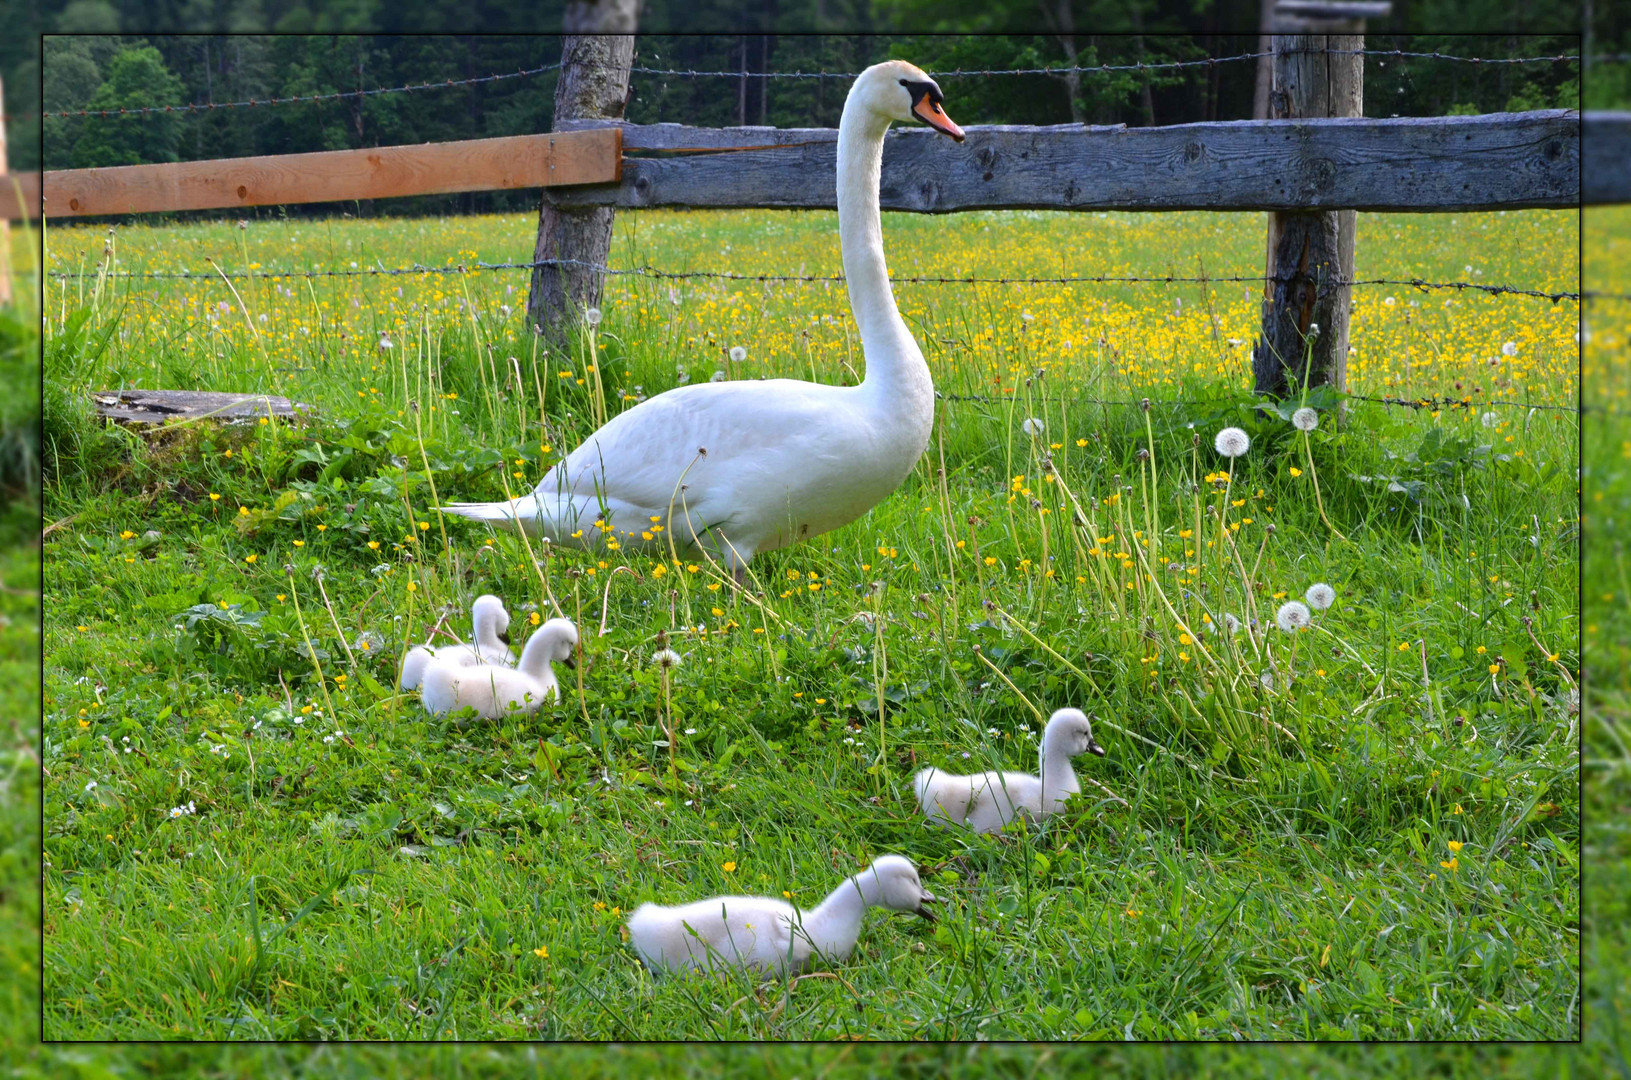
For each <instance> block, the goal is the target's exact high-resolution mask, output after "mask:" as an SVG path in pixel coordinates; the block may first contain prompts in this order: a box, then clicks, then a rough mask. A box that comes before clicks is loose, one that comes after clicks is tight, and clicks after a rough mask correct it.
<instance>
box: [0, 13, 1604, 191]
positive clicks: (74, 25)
mask: <svg viewBox="0 0 1631 1080" xmlns="http://www.w3.org/2000/svg"><path fill="white" fill-rule="evenodd" d="M1393 6H1394V14H1393V15H1392V16H1390V17H1389V18H1387V19H1385V20H1373V22H1372V23H1371V26H1370V30H1371V35H1370V38H1369V44H1370V45H1371V46H1372V47H1376V48H1395V47H1397V48H1405V49H1409V50H1414V51H1427V52H1431V51H1434V50H1439V51H1444V52H1451V53H1456V54H1460V55H1468V56H1472V55H1476V56H1484V57H1508V56H1520V55H1555V54H1562V53H1570V54H1574V53H1579V52H1581V49H1582V39H1581V37H1580V33H1581V29H1582V13H1581V12H1580V10H1579V9H1575V8H1571V7H1569V6H1567V5H1563V4H1537V3H1533V2H1532V0H1531V2H1520V3H1516V4H1514V3H1512V2H1511V0H1395V2H1394V5H1393ZM560 7H561V0H545V2H544V3H542V4H538V5H536V6H532V7H529V8H527V9H525V10H524V11H523V10H520V9H517V8H516V7H515V6H513V5H508V4H506V5H499V4H495V3H492V2H491V0H432V2H430V3H416V4H400V3H399V4H386V3H384V2H383V0H117V2H115V0H41V2H34V3H31V2H28V0H3V2H0V19H3V20H4V24H5V25H6V27H7V32H6V33H5V34H3V35H0V76H3V78H4V80H5V106H6V114H7V125H8V126H7V134H8V142H9V155H10V160H11V164H12V167H13V168H15V169H28V168H38V167H40V166H41V164H42V163H43V164H44V166H45V167H47V168H66V167H82V166H97V165H111V164H123V163H134V162H148V161H174V160H188V159H197V158H208V157H233V156H241V155H245V154H254V153H263V154H277V153H294V152H299V151H305V150H320V149H339V148H346V147H361V146H376V145H390V144H395V143H409V142H422V141H440V140H446V139H456V138H472V137H478V136H483V135H509V134H519V133H524V132H539V131H546V130H548V128H549V121H550V112H551V100H552V95H553V91H554V81H555V80H554V75H553V73H543V74H538V75H533V76H528V77H522V78H513V79H506V80H501V81H496V82H490V83H484V84H478V85H472V86H462V87H456V88H450V89H438V90H427V91H417V92H413V93H406V94H383V95H376V96H370V97H367V98H361V99H356V98H353V99H345V100H340V101H334V102H327V103H317V104H304V105H281V106H276V107H265V106H263V107H257V108H245V109H216V110H213V111H206V112H202V113H184V114H170V115H161V116H144V117H135V118H132V117H125V118H107V119H101V118H84V119H82V118H78V117H68V118H48V119H46V120H45V121H44V122H43V124H42V122H41V113H42V110H43V112H45V113H50V112H57V111H63V110H77V109H101V108H121V107H122V108H130V107H133V106H143V105H178V104H184V103H194V102H211V101H214V102H225V101H236V100H248V99H265V98H268V97H274V96H275V97H284V96H292V95H305V94H321V93H332V92H336V91H347V90H356V89H362V88H376V87H388V86H397V85H403V84H406V83H420V82H428V81H442V80H447V79H452V80H460V79H468V78H472V77H476V76H481V75H487V74H492V73H496V72H513V71H516V70H519V69H531V68H537V67H542V66H545V65H547V64H550V63H552V62H554V61H555V60H556V59H558V56H559V42H558V40H557V39H556V38H555V37H553V36H550V34H549V32H550V31H551V30H553V29H554V28H556V27H558V26H559V25H560V17H561V16H560ZM1597 7H1598V9H1599V10H1598V11H1596V12H1595V13H1594V17H1593V19H1592V22H1593V23H1594V24H1595V25H1594V27H1593V30H1594V31H1595V32H1594V33H1592V34H1590V35H1589V40H1587V41H1586V43H1585V44H1586V49H1587V51H1588V52H1589V53H1605V52H1606V53H1613V52H1622V51H1631V32H1628V29H1627V26H1626V23H1627V20H1626V19H1624V18H1620V17H1617V14H1616V12H1615V11H1614V10H1613V6H1612V5H1603V4H1602V3H1600V2H1599V3H1598V5H1597ZM1258 20H1259V4H1258V3H1257V2H1256V0H1252V2H1247V3H1242V2H1239V0H1235V2H1222V0H1115V2H1111V0H769V2H750V0H687V2H685V3H677V2H675V0H645V3H644V4H643V7H642V11H641V17H640V25H641V29H642V31H645V32H647V33H646V34H645V35H644V36H643V37H642V39H641V41H640V44H639V47H638V54H637V57H636V64H638V65H645V66H649V67H654V68H673V69H697V70H709V71H743V70H746V71H747V72H750V73H752V72H763V71H834V72H844V71H856V70H859V69H860V68H862V67H864V66H866V65H867V64H869V63H873V62H875V61H877V60H880V59H884V58H886V57H889V56H903V57H908V58H910V59H912V60H913V61H914V62H916V63H919V64H921V65H922V66H924V67H925V68H928V69H930V70H938V71H950V70H955V69H965V70H966V69H971V68H1025V67H1039V66H1049V65H1063V64H1067V63H1069V62H1071V61H1072V60H1074V61H1075V62H1076V63H1079V64H1084V65H1091V64H1098V63H1107V64H1118V63H1136V62H1138V61H1139V60H1145V61H1149V62H1157V63H1159V62H1162V61H1168V60H1175V59H1195V58H1204V57H1207V56H1213V57H1221V56H1231V55H1237V54H1240V53H1247V52H1252V51H1255V50H1256V49H1257V47H1258V39H1257V35H1256V30H1257V25H1258ZM453 26H461V27H470V28H481V29H482V30H483V31H485V32H487V33H494V32H503V31H509V32H511V33H515V34H519V33H522V32H525V33H528V34H538V33H540V32H541V33H542V34H543V36H508V37H496V36H488V37H477V36H470V37H460V38H445V37H438V38H434V39H432V38H416V37H412V36H407V35H412V34H416V33H433V32H438V31H444V30H446V29H447V28H448V27H453ZM681 27H683V28H684V29H687V30H691V31H708V30H715V31H740V30H742V29H757V30H770V29H774V30H776V31H777V32H776V33H753V34H742V33H728V32H720V33H712V34H706V33H705V34H701V35H699V36H678V35H675V34H672V33H664V32H665V31H673V30H675V29H678V28H681ZM902 28H911V29H913V30H946V31H951V30H959V31H967V30H971V29H972V30H981V31H985V32H988V33H989V35H990V36H985V37H980V38H969V37H936V36H932V35H922V34H919V35H913V36H906V37H901V36H868V35H896V34H898V32H899V31H900V30H901V29H902ZM1478 28H1484V29H1491V28H1499V29H1501V30H1502V31H1504V32H1503V33H1500V34H1495V35H1490V36H1470V35H1467V34H1465V33H1462V34H1449V33H1446V32H1445V31H1448V30H1461V31H1467V30H1476V29H1478ZM254 31H261V32H265V31H273V32H275V33H277V34H285V35H289V34H301V35H314V34H321V35H343V36H323V37H312V36H305V37H300V36H284V37H274V36H239V35H243V34H246V33H251V32H254ZM1610 31H1612V32H1610ZM36 34H46V35H64V36H56V37H47V38H46V39H45V41H44V55H43V60H44V63H43V74H44V76H45V77H44V78H43V80H42V77H41V76H42V64H41V55H40V53H39V52H38V51H37V49H38V40H39V39H38V38H37V37H36V36H35V35H36ZM177 34H191V35H196V36H173V35H177ZM1628 71H1631V65H1626V64H1619V65H1612V66H1611V68H1610V67H1605V68H1603V69H1601V70H1599V71H1596V72H1592V78H1591V79H1590V80H1589V81H1588V85H1589V86H1590V87H1591V91H1589V92H1588V100H1587V104H1588V105H1589V104H1592V101H1591V98H1593V97H1596V96H1599V91H1600V92H1601V93H1602V94H1604V95H1607V97H1606V98H1605V100H1614V99H1617V98H1619V97H1623V96H1625V93H1624V92H1625V87H1623V86H1617V85H1616V83H1617V82H1618V81H1620V80H1623V79H1624V78H1625V77H1626V76H1627V73H1628ZM1579 77H1580V70H1579V67H1578V65H1575V64H1558V65H1553V64H1535V65H1521V66H1520V65H1487V66H1485V65H1469V64H1455V63H1446V62H1443V61H1436V60H1430V59H1418V60H1393V59H1387V60H1383V59H1380V58H1376V57H1372V58H1369V60H1368V62H1367V70H1366V112H1367V113H1368V114H1370V115H1378V116H1387V115H1417V116H1424V115H1444V114H1447V113H1452V112H1490V111H1499V110H1504V109H1516V108H1533V107H1551V106H1560V107H1570V106H1575V105H1577V104H1578V103H1579V100H1580V98H1579V94H1580V79H1579ZM1254 78H1255V63H1254V62H1252V61H1245V62H1237V63H1233V64H1220V65H1216V66H1215V67H1199V68H1191V69H1186V70H1182V71H1159V70H1158V71H1153V72H1147V73H1139V72H1118V73H1113V74H1108V75H1105V74H1098V73H1089V74H1085V75H1083V76H1082V77H1081V78H1080V79H1079V80H1078V81H1077V84H1076V85H1075V86H1074V87H1072V86H1070V85H1068V84H1067V83H1066V81H1065V80H1064V79H1061V78H1057V77H1051V76H1009V77H1001V78H982V79H959V80H957V81H956V89H955V98H956V102H957V110H956V113H955V115H956V116H957V117H958V119H959V121H960V122H962V123H982V122H986V123H989V122H1011V123H1038V124H1040V123H1065V122H1070V121H1073V120H1074V121H1079V122H1089V123H1126V124H1129V125H1147V124H1172V123H1183V122H1188V121H1197V120H1215V119H1240V118H1247V117H1250V116H1251V110H1252V93H1253V85H1254ZM847 89H848V87H847V85H846V84H845V83H844V81H843V80H840V79H822V80H765V79H754V78H751V77H749V78H745V79H743V78H740V77H738V78H703V79H686V78H675V77H666V78H665V77H662V76H655V75H636V77H635V79H634V97H633V100H632V101H631V103H630V107H629V116H630V119H633V120H637V121H646V122H649V121H655V120H669V121H683V122H686V123H694V124H703V125H722V124H737V123H749V124H772V125H776V126H812V125H814V126H829V125H832V124H835V123H836V122H837V118H838V111H839V108H840V107H841V105H842V101H843V95H844V93H845V92H846V91H847ZM948 89H949V88H948ZM42 90H43V97H42ZM42 135H43V143H42Z"/></svg>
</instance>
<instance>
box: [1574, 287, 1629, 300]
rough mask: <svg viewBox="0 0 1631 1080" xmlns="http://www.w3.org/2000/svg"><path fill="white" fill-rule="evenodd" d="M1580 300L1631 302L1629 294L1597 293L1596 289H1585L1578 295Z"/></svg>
mask: <svg viewBox="0 0 1631 1080" xmlns="http://www.w3.org/2000/svg"><path fill="white" fill-rule="evenodd" d="M1580 299H1582V300H1631V293H1616V292H1599V291H1598V290H1596V289H1586V290H1584V291H1582V292H1581V293H1580Z"/></svg>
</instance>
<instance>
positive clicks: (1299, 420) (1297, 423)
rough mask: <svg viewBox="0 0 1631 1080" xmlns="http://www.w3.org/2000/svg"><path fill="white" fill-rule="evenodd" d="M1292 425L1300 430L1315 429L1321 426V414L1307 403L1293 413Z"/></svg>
mask: <svg viewBox="0 0 1631 1080" xmlns="http://www.w3.org/2000/svg"><path fill="white" fill-rule="evenodd" d="M1291 426H1292V427H1294V428H1296V429H1297V430H1298V431H1313V430H1314V429H1315V428H1317V427H1319V426H1320V414H1319V413H1318V412H1317V411H1316V410H1314V409H1310V408H1309V407H1308V406H1306V405H1305V406H1303V407H1302V408H1300V409H1298V410H1297V411H1296V412H1294V413H1292V414H1291Z"/></svg>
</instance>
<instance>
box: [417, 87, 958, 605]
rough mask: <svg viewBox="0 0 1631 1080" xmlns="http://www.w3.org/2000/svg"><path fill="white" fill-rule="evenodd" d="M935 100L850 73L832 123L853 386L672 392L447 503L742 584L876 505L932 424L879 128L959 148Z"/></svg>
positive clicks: (562, 540) (928, 384) (734, 386)
mask: <svg viewBox="0 0 1631 1080" xmlns="http://www.w3.org/2000/svg"><path fill="white" fill-rule="evenodd" d="M940 100H941V98H940V90H939V88H938V87H936V86H935V85H934V83H933V81H932V80H930V79H929V78H928V76H927V75H925V74H924V73H923V72H922V71H920V70H918V69H917V68H915V67H913V66H912V65H910V64H907V63H905V62H903V61H898V60H896V61H889V62H887V63H883V64H878V65H876V66H874V67H871V68H868V69H867V70H866V71H864V72H862V73H861V75H860V76H859V77H858V78H857V79H856V80H855V85H854V86H853V87H851V89H850V94H849V97H848V99H847V100H846V102H845V105H844V114H843V118H842V120H841V122H840V123H839V126H838V232H839V239H840V244H841V247H842V249H843V259H844V274H845V277H846V280H847V285H848V290H849V299H850V307H851V310H852V311H853V312H854V315H855V322H856V326H857V328H858V329H859V330H860V334H861V345H862V351H863V353H864V354H865V356H866V378H865V380H863V381H862V383H861V384H860V385H859V386H851V387H841V386H825V385H822V384H819V383H808V382H800V381H798V380H795V379H774V380H769V381H766V382H721V383H711V382H710V383H699V384H697V385H694V386H684V387H679V388H677V389H673V390H670V391H668V392H666V393H663V394H659V395H657V396H656V397H654V398H651V399H650V400H649V401H645V402H642V403H641V404H639V405H636V406H635V407H634V408H632V409H629V410H628V411H627V412H624V413H621V414H619V415H618V416H616V417H614V418H613V419H612V420H610V421H608V422H607V423H606V425H605V426H603V427H602V428H601V429H600V430H599V431H596V432H595V433H594V434H593V435H591V436H589V438H588V440H587V441H585V442H584V444H583V445H582V446H579V447H578V448H577V449H576V450H574V451H573V452H572V453H571V454H569V455H568V456H567V457H566V459H565V460H564V461H562V462H560V463H559V464H557V465H556V466H555V467H554V468H552V469H550V470H549V472H548V473H546V474H545V475H544V478H543V480H542V481H540V482H539V484H538V486H537V487H536V488H535V489H534V490H533V491H532V493H531V494H529V495H526V496H523V497H521V498H519V499H513V500H511V501H509V502H500V503H454V504H451V505H449V506H447V507H445V509H447V510H448V511H449V512H450V513H454V514H459V515H461V516H463V517H467V518H473V519H475V520H478V521H488V522H505V523H511V524H514V523H519V524H520V526H521V527H522V528H524V529H525V530H526V531H527V532H528V533H530V534H532V535H535V536H536V535H542V536H546V537H548V538H549V539H550V540H551V541H552V542H554V543H557V544H567V545H572V546H578V547H585V548H593V547H596V546H598V545H599V544H601V543H602V542H604V539H605V538H606V537H607V536H615V538H616V540H617V541H618V543H619V544H620V545H621V546H622V547H624V548H627V549H629V550H639V549H641V548H648V547H649V548H652V549H659V550H662V551H664V552H666V551H667V550H668V543H669V540H670V539H672V540H673V542H674V543H675V544H676V545H678V546H679V547H681V548H684V549H693V548H699V547H700V548H703V549H706V550H707V551H709V552H710V553H712V554H714V555H716V556H717V557H718V558H720V559H722V560H723V561H725V562H726V563H727V564H728V565H730V566H731V568H732V570H733V571H734V572H735V573H736V574H737V576H738V577H741V576H742V574H743V571H744V569H745V567H746V566H747V563H748V561H749V560H750V559H752V558H753V556H754V555H755V554H756V553H758V552H761V551H771V550H774V549H776V548H780V547H786V546H787V545H789V544H794V543H797V542H799V541H800V540H804V539H807V538H809V537H811V536H815V535H818V534H820V533H824V532H828V531H830V530H832V529H836V528H838V527H839V526H841V525H845V524H847V523H849V522H851V521H854V520H855V519H856V518H858V517H860V516H861V515H862V514H864V513H866V512H867V511H868V510H870V509H871V508H872V507H873V506H875V505H877V504H878V503H879V502H881V501H882V500H883V499H884V498H885V497H887V496H888V495H889V494H890V492H892V491H894V490H895V488H897V487H898V486H900V483H901V481H902V480H904V479H905V478H906V476H907V475H908V474H909V473H910V472H911V471H912V467H913V466H914V465H916V464H917V460H918V458H919V457H920V456H921V455H922V453H923V450H924V447H926V446H927V445H928V440H929V431H930V429H931V427H932V426H933V423H934V384H933V382H932V381H931V379H930V377H929V367H928V365H927V364H926V363H924V361H923V354H922V352H920V351H919V349H918V347H917V342H915V341H914V340H913V339H912V335H911V333H910V332H909V331H908V330H907V328H906V324H905V322H903V321H902V320H901V317H900V312H899V311H898V310H897V309H896V307H895V299H894V295H893V293H892V292H891V291H890V287H889V271H888V269H887V267H886V266H885V265H884V257H883V232H882V227H881V224H880V220H879V213H878V177H879V170H880V167H881V164H882V161H883V140H884V133H885V132H886V131H887V130H888V127H889V124H890V122H891V121H895V120H900V121H905V120H909V119H913V118H916V119H920V120H923V121H925V122H927V123H929V124H931V125H932V126H934V127H935V128H937V129H938V130H940V131H944V132H945V133H947V134H949V135H951V136H952V137H953V138H955V139H957V140H958V141H961V140H962V138H963V133H962V130H961V129H960V128H958V127H957V125H956V124H953V123H952V122H951V121H950V119H948V118H947V117H946V116H945V113H944V112H942V111H941V109H940ZM653 525H660V526H661V527H662V528H661V529H653V528H652V526H653ZM665 533H666V534H665Z"/></svg>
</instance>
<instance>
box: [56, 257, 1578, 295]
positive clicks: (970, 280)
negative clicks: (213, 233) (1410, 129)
mask: <svg viewBox="0 0 1631 1080" xmlns="http://www.w3.org/2000/svg"><path fill="white" fill-rule="evenodd" d="M548 267H571V268H575V269H582V270H593V271H595V272H597V273H600V274H605V275H606V276H608V277H646V278H652V279H655V280H664V281H666V280H688V279H707V280H721V281H741V282H752V283H760V282H762V283H765V284H779V283H818V282H819V283H833V284H841V283H843V281H844V280H845V279H844V275H843V274H741V273H734V272H730V271H723V270H659V269H657V268H655V267H651V266H635V267H622V268H618V267H610V266H601V265H599V264H598V263H591V262H585V261H583V260H581V259H537V260H533V261H530V262H499V263H489V262H477V263H475V264H474V265H469V264H464V263H458V264H454V265H449V266H422V265H414V266H401V267H357V268H355V269H345V270H281V271H280V270H115V271H110V272H107V273H103V272H99V271H95V270H72V271H70V270H52V271H50V272H49V273H48V275H47V276H49V277H52V278H57V279H59V280H73V279H80V278H103V279H106V278H116V279H117V278H129V279H141V280H178V281H187V280H193V281H209V280H219V279H221V278H228V279H231V280H235V281H237V280H245V279H251V280H253V279H261V280H268V279H280V280H281V279H284V278H328V277H400V276H413V275H416V274H466V273H475V272H479V271H489V270H538V269H544V268H548ZM1278 280H1280V279H1279V278H1277V277H1271V276H1269V275H1267V274H1218V275H1213V274H1200V275H1182V274H1160V275H1155V276H1148V277H1139V276H1134V275H1119V274H1118V275H1100V276H1082V275H1078V276H1060V277H975V276H973V275H965V276H942V275H928V274H917V275H906V276H892V277H890V279H889V281H890V283H891V284H895V285H1128V284H1152V285H1216V284H1231V283H1240V282H1247V283H1261V282H1266V281H1278ZM1324 284H1325V285H1326V286H1327V287H1328V288H1340V287H1342V286H1344V285H1347V286H1360V285H1364V286H1373V285H1396V286H1400V287H1402V288H1413V289H1416V290H1418V291H1420V292H1429V291H1433V290H1440V289H1449V290H1455V291H1458V292H1463V291H1467V290H1472V291H1475V292H1482V293H1487V294H1490V295H1493V296H1502V295H1506V296H1527V297H1533V298H1535V299H1539V300H1550V301H1551V302H1552V303H1554V304H1555V303H1557V302H1559V301H1561V300H1575V301H1578V300H1579V299H1580V293H1578V292H1545V291H1542V290H1540V289H1526V288H1520V287H1518V286H1515V285H1486V284H1483V283H1481V282H1476V281H1426V280H1424V279H1422V278H1359V279H1355V280H1353V281H1346V282H1344V281H1340V280H1333V281H1328V282H1325V283H1324Z"/></svg>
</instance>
